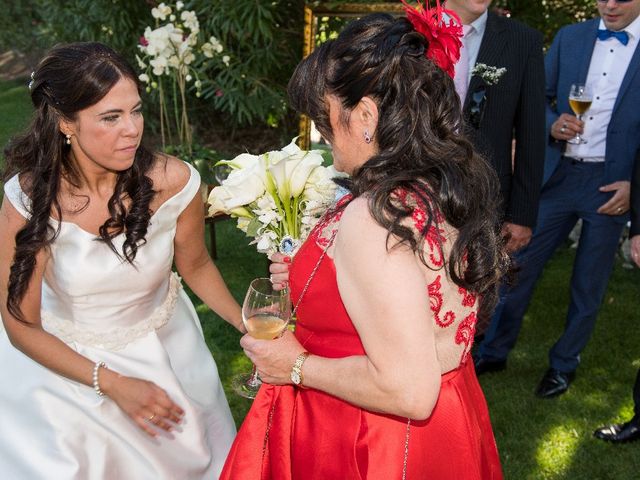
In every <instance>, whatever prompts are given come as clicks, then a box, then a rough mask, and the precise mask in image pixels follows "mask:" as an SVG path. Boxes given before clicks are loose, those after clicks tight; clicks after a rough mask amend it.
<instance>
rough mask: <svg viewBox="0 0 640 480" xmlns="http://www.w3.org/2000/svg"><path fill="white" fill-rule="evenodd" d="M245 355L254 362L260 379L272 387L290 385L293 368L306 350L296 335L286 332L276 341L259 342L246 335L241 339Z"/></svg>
mask: <svg viewBox="0 0 640 480" xmlns="http://www.w3.org/2000/svg"><path fill="white" fill-rule="evenodd" d="M240 345H241V346H242V348H243V349H244V353H245V354H246V355H247V357H249V359H250V360H251V361H252V362H253V364H254V365H255V367H256V368H257V370H258V372H259V373H260V379H261V380H262V381H263V382H265V383H270V384H272V385H289V384H290V383H291V367H292V366H293V364H294V362H295V361H296V358H297V357H298V355H300V354H301V353H302V352H304V348H303V347H302V345H300V342H298V339H297V338H296V337H295V335H294V334H293V333H292V332H290V331H289V330H285V331H284V333H283V334H282V336H280V337H279V338H277V339H276V340H269V341H266V340H258V339H256V338H253V337H251V336H250V335H245V336H244V337H242V338H241V339H240Z"/></svg>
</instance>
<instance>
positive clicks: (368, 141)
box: [364, 130, 371, 143]
mask: <svg viewBox="0 0 640 480" xmlns="http://www.w3.org/2000/svg"><path fill="white" fill-rule="evenodd" d="M364 141H365V143H371V135H369V130H365V131H364Z"/></svg>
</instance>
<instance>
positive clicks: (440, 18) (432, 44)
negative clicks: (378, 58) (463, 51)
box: [402, 0, 463, 78]
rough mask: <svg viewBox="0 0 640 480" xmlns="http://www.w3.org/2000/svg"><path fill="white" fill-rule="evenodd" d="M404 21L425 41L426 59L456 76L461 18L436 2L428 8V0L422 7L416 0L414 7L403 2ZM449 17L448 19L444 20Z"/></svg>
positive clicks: (438, 0) (460, 44) (451, 75)
mask: <svg viewBox="0 0 640 480" xmlns="http://www.w3.org/2000/svg"><path fill="white" fill-rule="evenodd" d="M402 3H403V5H404V11H405V12H406V14H407V20H409V21H410V22H411V24H412V25H413V28H415V30H416V32H418V33H421V34H422V35H424V36H425V38H426V39H427V42H428V43H429V47H428V48H427V53H426V56H427V58H429V59H431V60H432V61H433V62H434V63H435V64H436V65H438V66H439V67H440V68H441V69H442V70H444V71H445V72H447V73H448V74H449V76H450V77H451V78H453V76H454V74H455V65H456V63H457V62H458V60H460V47H462V41H461V40H460V38H461V37H462V35H463V32H462V22H461V21H460V17H458V15H457V14H456V13H455V12H453V11H452V10H447V9H445V8H443V7H442V6H441V5H440V0H436V5H435V7H431V6H430V5H429V4H430V0H427V5H426V6H423V5H422V2H421V1H420V0H418V6H417V7H416V8H414V7H412V6H410V5H409V4H408V3H407V2H405V0H402ZM445 16H446V17H448V19H447V18H445Z"/></svg>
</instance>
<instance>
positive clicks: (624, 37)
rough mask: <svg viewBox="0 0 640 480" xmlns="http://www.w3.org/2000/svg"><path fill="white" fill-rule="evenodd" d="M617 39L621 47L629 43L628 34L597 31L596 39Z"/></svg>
mask: <svg viewBox="0 0 640 480" xmlns="http://www.w3.org/2000/svg"><path fill="white" fill-rule="evenodd" d="M611 37H614V38H617V39H618V40H620V43H621V44H622V45H626V44H627V43H629V34H628V33H627V32H624V31H623V32H614V31H613V30H598V38H599V39H600V40H606V39H607V38H611Z"/></svg>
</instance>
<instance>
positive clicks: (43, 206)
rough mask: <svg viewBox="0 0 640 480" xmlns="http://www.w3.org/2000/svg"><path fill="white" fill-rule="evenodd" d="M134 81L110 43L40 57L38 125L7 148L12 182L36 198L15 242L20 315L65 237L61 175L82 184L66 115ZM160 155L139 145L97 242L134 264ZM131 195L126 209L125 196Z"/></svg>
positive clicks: (12, 281)
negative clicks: (44, 259)
mask: <svg viewBox="0 0 640 480" xmlns="http://www.w3.org/2000/svg"><path fill="white" fill-rule="evenodd" d="M123 78H126V79H129V80H131V81H133V82H134V83H135V84H136V85H138V88H140V85H139V83H138V78H137V75H136V73H135V70H133V68H132V67H131V66H130V65H129V64H128V63H127V61H126V60H124V58H123V57H122V56H120V55H118V54H117V53H116V52H115V51H113V50H112V49H111V48H109V47H107V46H106V45H103V44H100V43H94V42H86V43H84V42H83V43H71V44H66V45H58V46H56V47H54V48H53V49H51V50H50V51H49V52H48V53H47V54H46V56H45V57H44V58H43V59H42V60H41V61H40V63H39V64H38V66H37V67H36V69H35V71H34V72H33V74H32V81H31V83H30V85H29V89H30V93H31V101H32V103H33V106H34V108H35V111H34V113H33V117H32V120H31V124H30V125H29V127H28V128H27V129H26V130H25V131H24V132H23V133H21V134H19V135H17V136H16V137H14V138H13V139H12V140H11V141H10V142H9V144H8V146H7V148H6V149H5V151H4V154H5V158H6V161H7V166H6V169H5V172H4V180H5V181H6V180H7V179H9V178H10V177H11V176H13V175H15V174H20V177H21V178H22V179H26V181H25V182H23V183H24V186H25V189H26V194H27V195H28V196H29V198H30V200H31V205H30V207H29V209H30V211H29V218H28V219H27V223H26V225H25V226H24V227H23V228H22V229H20V230H19V231H18V233H17V234H16V238H15V240H16V248H15V253H14V257H13V262H12V264H11V270H10V274H9V287H8V298H7V308H8V310H9V312H10V313H11V314H12V315H13V316H15V317H16V318H17V319H19V320H21V321H26V320H25V319H24V318H23V315H22V311H21V309H20V304H21V302H22V299H23V298H24V295H25V294H26V291H27V288H28V285H29V281H30V280H31V277H32V276H33V271H34V268H35V265H36V255H37V254H38V252H39V251H40V250H42V249H43V248H47V247H48V246H49V245H50V244H51V243H52V242H53V241H54V240H55V239H56V237H57V236H58V233H59V230H60V225H58V228H57V229H54V228H53V226H52V224H51V222H50V217H51V214H52V212H56V213H57V217H58V218H62V213H61V209H60V204H59V199H58V196H59V194H60V185H61V180H62V179H63V178H64V179H65V180H66V181H68V182H69V183H71V184H72V185H76V186H77V185H79V184H80V175H79V171H78V168H77V165H75V163H74V161H73V159H72V157H71V156H70V149H69V146H68V145H67V144H66V141H65V140H66V139H65V136H64V135H63V134H62V132H61V131H60V120H61V119H66V120H69V121H73V120H74V119H75V118H76V115H77V113H78V112H79V111H81V110H84V109H86V108H88V107H90V106H92V105H94V104H96V103H97V102H99V101H100V100H101V99H102V98H103V97H104V96H105V95H106V94H107V93H108V92H109V91H110V90H111V89H112V88H113V86H114V85H115V84H116V83H117V82H118V81H119V80H121V79H123ZM154 161H155V160H154V155H153V153H151V152H150V151H149V150H147V149H146V148H145V147H144V146H140V147H139V148H138V151H137V152H136V155H135V161H134V162H133V165H132V166H131V167H130V168H129V169H127V170H124V171H122V172H119V173H118V177H117V181H116V185H115V189H114V192H113V195H112V196H111V198H110V199H109V202H108V209H109V215H110V217H109V218H108V219H107V220H106V222H105V223H104V224H103V225H102V226H101V227H100V236H99V237H98V240H100V241H102V242H104V243H106V244H107V245H108V246H109V248H110V249H111V250H112V251H113V252H114V253H115V254H116V255H119V256H122V257H123V258H124V259H125V260H126V261H128V262H130V263H133V261H134V259H135V257H136V253H137V250H138V247H139V246H140V245H142V244H144V243H145V235H146V233H147V228H148V225H149V219H150V216H151V212H150V210H149V204H150V202H151V199H152V198H153V196H154V194H155V192H154V190H153V184H152V181H151V179H150V178H149V177H148V176H147V175H146V174H147V172H148V171H149V169H150V168H151V166H152V165H153V163H154ZM125 197H129V198H130V200H131V204H130V206H129V208H126V207H125V205H124V203H123V199H124V198H125ZM123 232H124V233H125V241H124V245H123V251H122V252H118V251H117V250H116V248H115V246H114V245H113V243H112V239H113V238H114V237H115V236H117V235H119V234H121V233H123Z"/></svg>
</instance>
